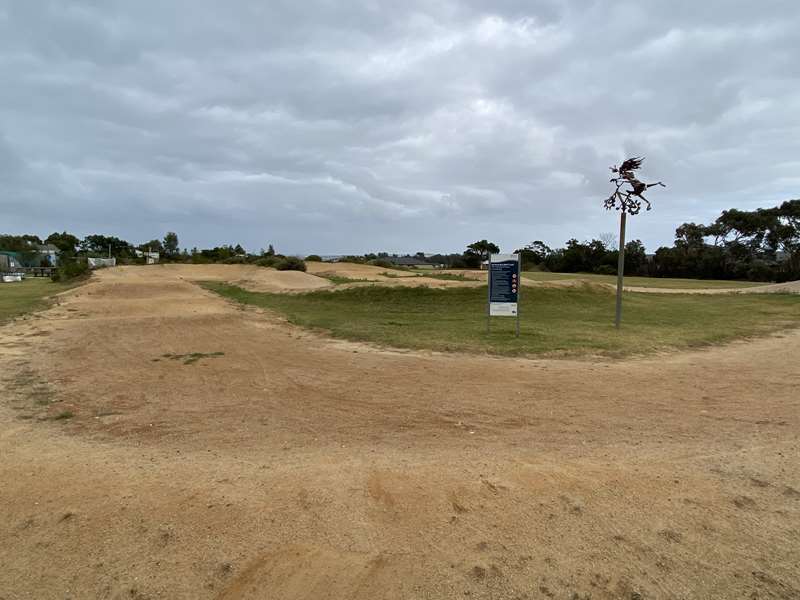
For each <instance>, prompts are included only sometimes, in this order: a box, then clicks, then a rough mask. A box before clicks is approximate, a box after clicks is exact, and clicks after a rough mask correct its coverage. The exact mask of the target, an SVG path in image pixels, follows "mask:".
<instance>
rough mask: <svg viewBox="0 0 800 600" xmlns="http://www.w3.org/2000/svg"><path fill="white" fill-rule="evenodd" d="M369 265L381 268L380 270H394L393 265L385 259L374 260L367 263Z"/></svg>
mask: <svg viewBox="0 0 800 600" xmlns="http://www.w3.org/2000/svg"><path fill="white" fill-rule="evenodd" d="M369 264H371V265H374V266H376V267H381V268H382V269H394V268H396V267H395V266H394V263H392V262H391V261H388V260H386V259H385V258H376V259H375V260H371V261H369Z"/></svg>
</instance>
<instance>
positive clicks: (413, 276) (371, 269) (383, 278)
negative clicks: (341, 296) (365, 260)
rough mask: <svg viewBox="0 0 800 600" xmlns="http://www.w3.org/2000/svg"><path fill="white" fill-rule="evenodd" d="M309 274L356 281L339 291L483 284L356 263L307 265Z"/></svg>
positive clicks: (343, 285)
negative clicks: (354, 288)
mask: <svg viewBox="0 0 800 600" xmlns="http://www.w3.org/2000/svg"><path fill="white" fill-rule="evenodd" d="M306 264H307V267H308V272H309V273H312V274H314V275H318V276H319V277H325V276H327V275H337V276H339V277H347V278H348V279H354V280H358V281H354V282H352V283H345V284H340V285H339V286H337V288H338V289H343V288H350V287H360V286H363V285H372V284H375V283H379V284H381V285H384V286H388V287H421V286H426V287H431V288H447V287H476V286H480V285H481V283H480V281H479V278H476V277H472V276H469V278H468V279H467V280H466V281H457V280H447V279H436V278H435V277H425V276H423V275H424V274H429V275H436V274H437V273H440V272H439V271H434V270H419V271H413V270H411V271H402V270H399V269H384V268H383V267H375V266H372V265H361V264H356V263H320V262H309V263H306Z"/></svg>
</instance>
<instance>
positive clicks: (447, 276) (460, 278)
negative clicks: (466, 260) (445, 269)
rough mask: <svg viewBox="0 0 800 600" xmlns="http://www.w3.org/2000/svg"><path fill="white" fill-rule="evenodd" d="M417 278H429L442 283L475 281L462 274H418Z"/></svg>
mask: <svg viewBox="0 0 800 600" xmlns="http://www.w3.org/2000/svg"><path fill="white" fill-rule="evenodd" d="M418 277H430V278H431V279H441V280H442V281H475V279H469V278H467V277H465V276H464V274H463V273H420V274H419V275H418Z"/></svg>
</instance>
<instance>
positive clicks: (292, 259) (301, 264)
mask: <svg viewBox="0 0 800 600" xmlns="http://www.w3.org/2000/svg"><path fill="white" fill-rule="evenodd" d="M275 268H276V269H278V271H305V270H306V263H305V261H304V260H301V259H299V258H297V257H296V256H287V257H286V258H282V259H280V260H279V261H278V262H277V263H275Z"/></svg>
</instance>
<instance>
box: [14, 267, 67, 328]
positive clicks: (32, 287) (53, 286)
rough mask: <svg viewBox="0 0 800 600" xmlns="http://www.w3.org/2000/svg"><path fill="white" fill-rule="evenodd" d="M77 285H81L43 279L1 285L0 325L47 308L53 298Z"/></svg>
mask: <svg viewBox="0 0 800 600" xmlns="http://www.w3.org/2000/svg"><path fill="white" fill-rule="evenodd" d="M76 285H79V283H75V282H69V283H54V282H52V281H50V279H46V278H43V277H41V278H39V277H37V278H30V279H25V280H24V281H22V282H21V283H0V324H2V323H5V322H7V321H10V320H11V319H13V318H15V317H18V316H20V315H23V314H26V313H29V312H33V311H35V310H41V309H43V308H46V307H47V304H48V299H49V298H50V297H51V296H53V295H55V294H58V293H59V292H63V291H64V290H68V289H70V288H72V287H75V286H76Z"/></svg>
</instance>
